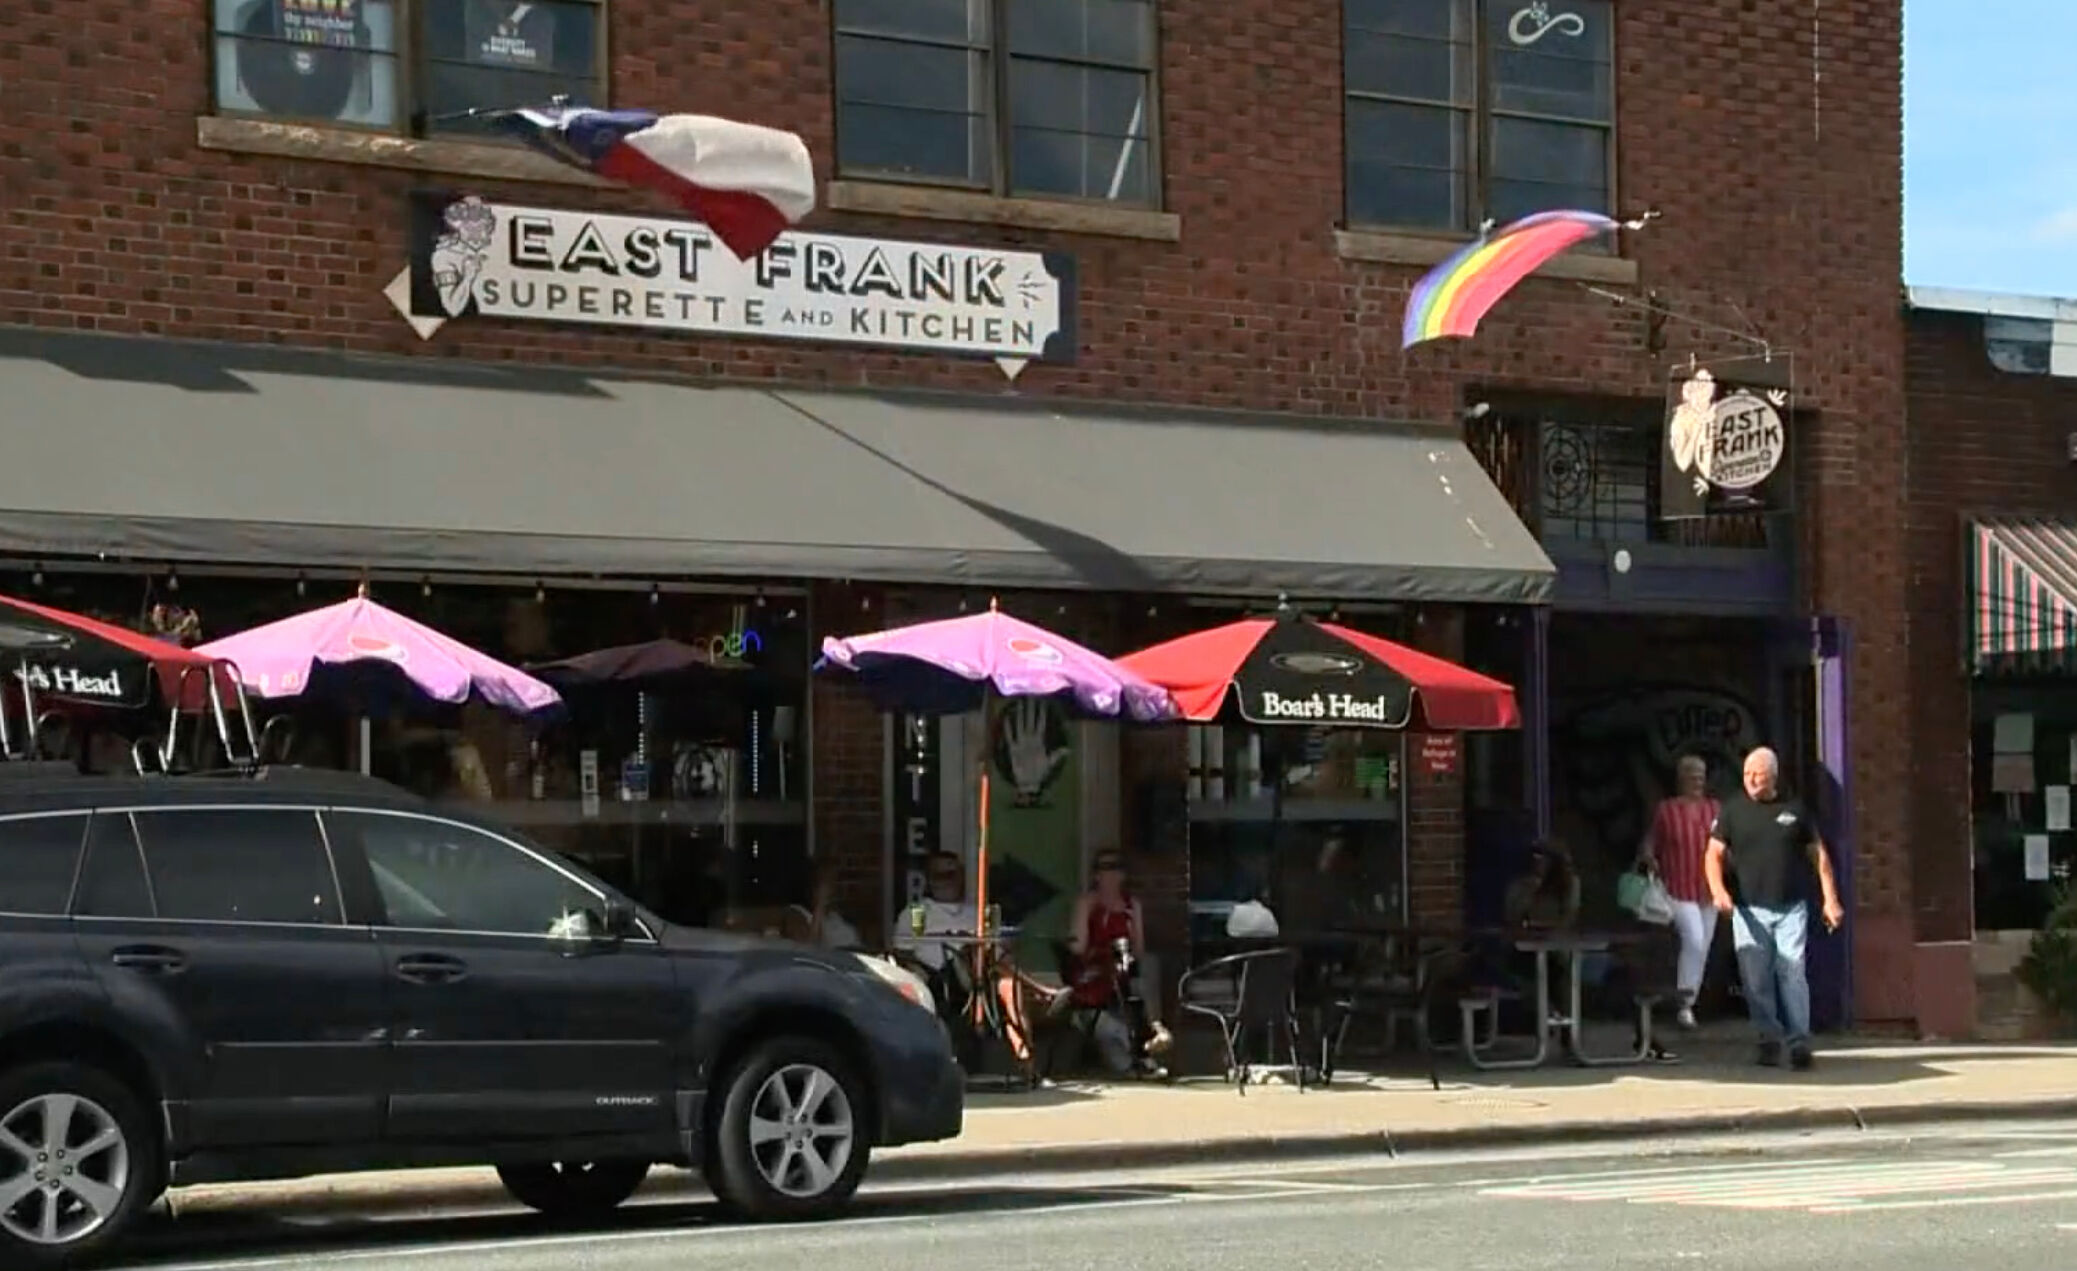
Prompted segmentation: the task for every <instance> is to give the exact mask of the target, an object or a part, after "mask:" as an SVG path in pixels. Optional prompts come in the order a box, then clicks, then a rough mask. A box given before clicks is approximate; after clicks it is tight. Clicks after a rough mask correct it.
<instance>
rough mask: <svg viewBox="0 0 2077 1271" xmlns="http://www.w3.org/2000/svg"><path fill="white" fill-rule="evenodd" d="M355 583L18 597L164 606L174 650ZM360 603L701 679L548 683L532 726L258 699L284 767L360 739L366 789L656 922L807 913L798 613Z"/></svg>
mask: <svg viewBox="0 0 2077 1271" xmlns="http://www.w3.org/2000/svg"><path fill="white" fill-rule="evenodd" d="M354 585H355V584H354V582H353V580H350V579H336V578H328V579H322V580H319V579H303V580H298V579H297V578H294V577H274V578H251V577H227V576H212V575H183V576H182V577H180V579H179V581H178V583H177V585H176V584H172V583H171V581H170V579H169V578H168V577H167V576H160V577H156V578H153V579H151V580H149V581H143V582H141V581H140V580H139V579H138V577H137V576H136V575H127V576H124V575H116V574H102V573H84V572H82V573H78V574H67V573H63V572H61V571H56V570H52V571H48V572H47V573H46V574H45V581H44V584H43V585H42V586H41V587H39V588H36V589H35V592H34V594H33V596H32V598H34V599H38V600H42V601H44V602H46V603H50V604H55V605H59V606H63V607H65V608H69V609H74V610H77V611H80V612H85V613H88V614H91V615H93V616H97V617H100V618H103V619H104V620H107V621H112V622H116V623H118V624H120V625H123V626H129V627H133V628H138V629H150V623H151V621H152V614H153V610H154V608H155V607H157V606H160V605H165V604H173V605H177V606H178V607H179V608H181V609H182V610H184V611H186V612H187V613H188V614H190V615H191V616H192V620H193V623H194V625H195V626H197V627H199V633H198V640H191V641H189V642H190V643H193V642H198V641H207V640H210V639H214V638H217V637H219V636H224V635H230V634H233V633H235V632H237V631H241V630H245V629H247V628H250V627H253V626H257V625H259V624H262V623H266V622H271V621H274V620H276V619H279V618H284V617H288V616H290V615H293V614H296V613H300V612H303V611H306V610H309V609H313V608H317V607H320V606H323V605H328V604H332V603H336V602H337V601H340V600H344V599H347V598H349V597H350V596H352V594H353V591H354ZM16 590H25V589H23V588H20V587H19V586H18V587H17V588H16ZM370 595H371V597H372V598H373V599H375V600H377V601H379V602H380V603H382V604H384V605H385V606H387V607H389V608H391V609H394V610H396V611H398V612H399V613H402V614H403V615H404V616H406V617H409V618H412V619H415V620H417V621H420V622H423V623H426V624H427V625H429V626H431V627H433V628H435V629H437V630H439V631H441V632H444V633H445V634H447V635H449V636H451V637H453V638H454V639H456V640H459V641H461V642H463V643H464V644H467V645H469V646H471V647H472V648H475V649H478V650H481V651H482V652H484V653H487V654H489V655H491V656H492V657H495V658H498V659H499V660H501V661H504V662H507V663H509V664H511V665H514V666H519V667H522V668H530V667H537V666H539V665H540V664H542V663H545V662H550V661H554V660H557V659H563V658H569V657H573V656H576V655H579V654H583V653H587V652H591V651H594V650H597V649H602V648H610V647H615V646H621V645H630V644H640V643H644V642H647V641H651V640H657V639H665V638H667V639H670V640H674V641H677V642H679V643H681V644H683V645H687V646H690V647H691V648H693V649H695V650H697V653H698V658H699V660H700V661H701V662H702V663H703V665H701V666H698V667H696V668H694V669H693V670H691V671H689V672H686V673H683V674H679V675H674V676H672V677H670V678H668V679H666V680H663V681H649V682H643V683H640V684H632V683H614V682H609V683H603V684H593V685H581V686H576V685H570V684H567V683H562V684H559V687H560V688H561V690H562V692H563V695H564V698H565V703H566V706H567V710H566V711H565V712H564V713H563V714H561V715H560V716H558V717H556V718H554V719H553V720H550V721H545V722H543V721H528V720H522V719H518V718H515V717H513V716H511V715H508V714H505V713H503V712H501V711H499V710H497V709H495V708H493V707H489V706H484V705H480V704H475V703H471V704H469V705H465V706H462V707H459V708H455V707H443V706H438V705H434V704H428V703H426V702H425V701H423V700H422V699H418V700H414V699H413V697H412V696H411V695H410V694H408V693H405V692H401V691H394V690H392V691H384V690H382V689H381V688H379V687H377V688H373V689H368V690H365V691H359V692H360V693H361V695H360V696H358V697H355V698H345V697H329V698H325V699H316V698H311V699H297V700H293V701H276V702H269V703H261V702H258V701H257V700H255V702H254V713H255V716H256V722H263V721H266V720H268V719H271V718H273V717H275V716H285V717H286V719H287V723H286V724H284V725H277V726H276V727H277V728H286V729H288V730H289V731H288V733H287V740H286V744H287V745H288V746H289V755H290V758H291V759H292V760H293V761H295V762H298V763H301V764H304V765H308V766H315V767H338V768H354V767H358V766H359V765H360V764H361V761H362V759H361V756H362V749H363V744H364V742H365V744H366V749H367V766H368V768H369V770H370V771H371V772H372V773H373V775H375V776H377V777H380V778H383V779H385V780H388V781H391V782H394V783H396V784H397V785H400V786H403V787H405V788H406V789H409V790H412V791H413V792H415V793H417V794H420V795H422V796H424V797H426V798H428V799H432V800H435V801H437V802H443V803H452V804H458V805H466V806H467V807H468V808H469V809H470V810H471V811H474V812H477V813H479V814H481V815H485V816H488V817H491V818H493V819H494V820H496V821H499V822H502V823H504V824H508V825H512V826H515V827H518V828H519V829H521V830H522V831H524V832H525V833H526V834H528V835H529V836H531V837H533V838H534V839H536V840H537V841H539V842H540V843H542V844H543V845H544V846H546V847H548V848H550V849H552V850H555V851H559V852H562V853H564V854H566V855H568V856H569V857H571V858H572V859H574V860H577V861H579V862H580V863H582V864H583V865H585V866H586V867H587V868H589V869H591V870H593V871H594V872H596V873H598V874H599V875H600V876H601V877H603V878H604V879H605V880H606V881H608V882H610V883H612V884H614V885H615V886H618V887H620V888H622V889H624V890H626V891H627V892H628V893H629V894H630V895H632V896H634V897H635V898H637V899H638V900H640V901H642V902H643V903H645V904H648V905H649V906H651V907H652V908H654V909H656V910H657V911H658V912H660V913H661V914H663V916H665V917H666V918H669V919H672V920H674V921H679V922H686V923H694V924H706V925H719V924H721V923H722V922H724V921H730V920H731V919H732V918H743V917H744V915H754V914H757V913H766V914H769V913H770V912H771V911H774V910H777V909H780V908H782V907H783V906H786V905H789V904H794V903H799V902H800V901H802V900H803V899H805V891H806V883H805V878H804V874H805V869H806V862H807V828H808V816H807V801H806V796H807V774H808V754H807V721H806V710H807V677H808V666H809V650H808V626H807V622H806V616H805V602H804V601H803V600H802V599H801V598H800V597H798V596H797V595H792V594H788V593H783V592H779V591H772V592H771V593H770V594H766V593H762V592H757V591H743V592H733V591H730V592H721V591H717V590H712V589H709V590H700V591H695V590H691V589H690V588H687V587H682V586H681V587H676V588H673V587H653V586H651V585H649V584H646V583H638V584H629V585H628V586H626V587H624V588H614V587H610V586H608V587H597V586H591V587H585V588H574V587H567V588H558V587H556V586H554V585H553V584H552V583H551V584H550V585H547V586H545V587H544V586H541V585H540V584H537V583H535V582H534V581H533V580H526V581H524V582H517V583H513V582H506V583H478V582H473V581H472V582H449V581H441V580H427V579H417V580H413V579H397V580H383V579H380V578H378V579H376V580H375V581H374V582H373V583H372V584H371V587H370ZM357 691H358V690H357ZM163 724H164V721H163V720H162V719H159V718H156V717H155V716H154V717H152V718H148V719H147V718H139V719H111V720H108V721H104V725H103V731H104V733H105V734H106V735H105V736H102V737H99V738H93V739H89V740H88V741H87V743H86V744H87V745H88V746H89V748H90V749H91V752H92V755H93V756H94V757H95V758H94V762H95V764H96V765H97V766H99V767H105V768H121V767H122V766H124V765H125V764H126V763H127V754H128V747H127V740H128V739H129V738H131V737H133V736H135V735H141V734H143V733H145V732H148V731H156V730H159V729H161V728H162V727H163ZM751 925H758V926H760V927H761V926H767V925H770V924H769V923H767V922H764V921H762V920H759V921H758V922H756V923H752V924H751Z"/></svg>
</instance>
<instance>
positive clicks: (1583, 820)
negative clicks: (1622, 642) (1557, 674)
mask: <svg viewBox="0 0 2077 1271" xmlns="http://www.w3.org/2000/svg"><path fill="white" fill-rule="evenodd" d="M1554 706H1555V709H1554V710H1553V712H1552V715H1553V719H1552V729H1551V732H1552V741H1553V742H1554V746H1553V753H1552V759H1553V761H1554V763H1553V767H1554V768H1555V771H1554V773H1553V776H1554V777H1555V778H1556V780H1555V781H1554V783H1553V784H1554V786H1555V787H1556V789H1555V790H1554V791H1553V793H1554V794H1556V795H1558V797H1559V801H1560V803H1561V805H1562V813H1563V814H1564V819H1565V820H1566V821H1568V822H1571V823H1573V824H1575V825H1577V827H1578V831H1584V834H1582V835H1580V836H1581V837H1587V838H1591V839H1593V840H1598V841H1599V842H1600V843H1601V844H1602V846H1603V849H1604V851H1605V852H1607V853H1609V854H1611V855H1612V857H1613V858H1615V859H1619V860H1627V859H1628V853H1630V852H1631V851H1633V850H1634V849H1635V845H1636V844H1637V843H1638V841H1639V840H1640V839H1642V838H1643V836H1644V830H1645V826H1646V825H1647V824H1648V822H1649V819H1650V817H1651V812H1652V808H1653V807H1654V806H1656V805H1657V803H1658V801H1659V800H1661V799H1663V798H1665V797H1666V796H1667V795H1669V794H1671V793H1672V792H1673V765H1674V763H1675V762H1676V761H1677V760H1678V759H1679V758H1680V757H1681V756H1682V755H1687V754H1695V755H1700V756H1702V758H1703V759H1704V760H1705V761H1706V762H1707V763H1708V764H1709V784H1710V789H1711V790H1712V791H1714V792H1716V793H1717V794H1718V795H1720V796H1721V795H1723V794H1727V793H1729V792H1730V791H1731V790H1732V789H1733V788H1734V786H1735V784H1736V782H1737V780H1738V771H1739V767H1740V765H1741V764H1742V763H1743V761H1744V758H1745V754H1746V752H1747V751H1749V750H1751V749H1752V748H1753V747H1754V746H1757V745H1759V744H1761V740H1762V739H1761V736H1760V715H1759V711H1758V710H1757V709H1756V708H1755V707H1754V706H1753V704H1752V702H1750V701H1749V700H1747V699H1746V698H1744V697H1742V696H1739V695H1738V694H1735V693H1731V692H1728V691H1726V690H1725V689H1723V688H1721V687H1717V686H1713V685H1697V684H1677V683H1668V684H1648V685H1638V686H1634V687H1630V688H1625V689H1621V690H1618V691H1615V692H1610V693H1606V694H1603V695H1600V696H1596V697H1591V698H1586V699H1582V700H1579V701H1576V702H1560V703H1554ZM1578 831H1575V833H1578Z"/></svg>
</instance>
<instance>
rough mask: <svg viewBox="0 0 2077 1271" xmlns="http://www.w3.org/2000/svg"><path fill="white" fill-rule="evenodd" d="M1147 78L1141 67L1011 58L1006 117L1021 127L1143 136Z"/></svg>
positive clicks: (1146, 103)
mask: <svg viewBox="0 0 2077 1271" xmlns="http://www.w3.org/2000/svg"><path fill="white" fill-rule="evenodd" d="M1147 80H1148V77H1147V75H1146V74H1144V73H1143V72H1140V71H1107V70H1098V69H1095V68H1093V67H1085V66H1068V65H1064V64H1062V63H1060V62H1037V61H1032V60H1030V59H1028V58H1021V57H1020V58H1013V59H1011V61H1010V122H1011V123H1013V124H1015V125H1016V126H1018V127H1020V128H1046V129H1052V130H1055V131H1061V132H1093V133H1101V134H1103V135H1104V136H1107V137H1145V136H1146V135H1147V132H1148V124H1149V122H1150V121H1149V120H1148V118H1147V107H1148V105H1149V103H1148V101H1147V87H1148V85H1147Z"/></svg>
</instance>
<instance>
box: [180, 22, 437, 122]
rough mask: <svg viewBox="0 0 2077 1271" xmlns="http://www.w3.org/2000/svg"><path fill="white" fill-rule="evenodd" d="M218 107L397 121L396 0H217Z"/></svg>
mask: <svg viewBox="0 0 2077 1271" xmlns="http://www.w3.org/2000/svg"><path fill="white" fill-rule="evenodd" d="M214 4H215V19H216V29H217V31H218V32H219V34H218V36H217V41H216V46H217V47H216V104H217V108H218V109H220V110H226V111H234V112H245V113H249V114H261V115H273V116H277V117H281V118H287V119H308V120H324V121H331V122H336V123H346V124H359V125H362V126H367V127H385V128H386V127H394V126H395V125H396V123H397V101H398V97H397V60H396V55H395V54H396V47H397V43H396V40H397V23H396V17H395V8H394V6H393V4H392V3H391V0H214Z"/></svg>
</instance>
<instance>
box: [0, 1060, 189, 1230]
mask: <svg viewBox="0 0 2077 1271" xmlns="http://www.w3.org/2000/svg"><path fill="white" fill-rule="evenodd" d="M53 1117H62V1118H63V1119H64V1122H65V1124H64V1125H62V1126H54V1125H53V1124H52V1119H53ZM0 1129H4V1130H6V1131H7V1134H6V1136H5V1137H0V1200H5V1199H6V1198H7V1197H8V1196H9V1195H10V1194H12V1193H14V1192H15V1191H17V1190H18V1188H17V1187H15V1186H11V1185H17V1184H22V1183H26V1182H30V1181H32V1180H33V1178H34V1176H36V1175H37V1174H38V1173H42V1174H47V1175H49V1181H50V1182H53V1183H56V1184H57V1190H56V1191H55V1192H52V1191H49V1190H43V1189H39V1190H34V1191H27V1192H23V1193H21V1194H20V1195H17V1196H15V1197H14V1200H13V1203H12V1204H9V1205H7V1207H6V1208H5V1209H0V1267H6V1268H8V1271H52V1269H54V1268H64V1267H75V1266H79V1265H81V1264H83V1263H86V1262H89V1261H92V1260H95V1259H98V1258H100V1257H102V1256H103V1255H105V1254H106V1252H107V1251H108V1250H109V1249H110V1248H111V1247H113V1246H114V1245H116V1244H117V1243H118V1242H119V1241H121V1240H122V1238H123V1236H124V1235H125V1234H126V1233H127V1232H128V1231H129V1229H130V1227H131V1226H132V1225H133V1224H135V1222H136V1221H137V1216H138V1215H139V1214H141V1213H143V1212H144V1211H145V1210H146V1209H147V1208H149V1207H150V1205H151V1203H152V1202H153V1201H154V1200H156V1199H157V1198H158V1195H159V1192H160V1190H161V1188H160V1176H161V1175H160V1171H161V1169H162V1161H163V1153H164V1149H163V1147H162V1146H161V1144H160V1140H159V1132H158V1128H157V1126H156V1125H155V1124H154V1122H153V1119H152V1117H151V1114H150V1113H149V1111H147V1109H146V1105H145V1101H144V1100H143V1099H142V1098H140V1097H139V1096H138V1095H137V1093H136V1092H135V1091H133V1090H131V1089H130V1087H129V1086H127V1085H125V1084H124V1083H123V1082H122V1081H121V1080H119V1079H118V1078H116V1077H113V1076H110V1075H109V1074H108V1073H106V1072H103V1071H102V1070H101V1069H99V1068H95V1067H92V1066H90V1065H87V1064H77V1063H64V1062H52V1063H33V1064H25V1065H23V1066H21V1067H19V1068H14V1069H10V1070H8V1071H6V1072H4V1073H0ZM14 1144H20V1145H21V1146H22V1147H26V1148H29V1149H31V1150H32V1151H35V1152H36V1157H32V1158H29V1159H23V1158H22V1156H21V1152H20V1149H19V1148H17V1147H15V1146H14ZM61 1145H62V1146H61ZM82 1149H84V1152H82ZM68 1156H69V1157H70V1158H71V1160H72V1162H73V1163H69V1164H68V1163H66V1158H67V1157H68ZM37 1157H41V1158H43V1159H37Z"/></svg>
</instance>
